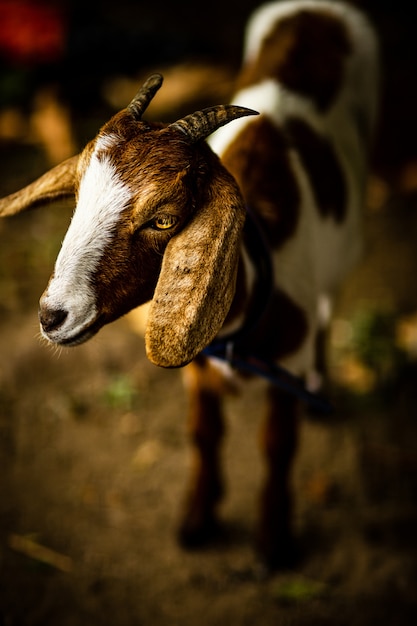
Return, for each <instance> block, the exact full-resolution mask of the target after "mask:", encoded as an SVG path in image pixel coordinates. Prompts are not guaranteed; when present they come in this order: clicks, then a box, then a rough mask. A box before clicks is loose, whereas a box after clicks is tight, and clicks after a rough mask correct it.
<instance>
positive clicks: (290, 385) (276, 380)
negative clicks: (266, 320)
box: [202, 206, 333, 413]
mask: <svg viewBox="0 0 417 626" xmlns="http://www.w3.org/2000/svg"><path fill="white" fill-rule="evenodd" d="M243 236H244V240H245V246H246V249H247V252H248V254H249V256H250V258H251V260H252V262H253V264H254V266H255V269H256V281H255V285H254V290H253V295H252V306H251V307H250V309H249V311H248V314H247V316H246V318H245V321H244V323H243V324H242V326H241V327H240V328H239V329H238V330H236V331H234V332H232V333H230V334H229V335H227V336H226V337H223V338H221V339H214V341H212V343H211V344H209V345H208V346H207V347H206V348H205V349H204V350H203V351H202V354H203V355H204V356H208V357H215V358H216V359H220V360H222V361H226V362H227V363H229V365H230V366H231V367H233V368H236V369H238V370H241V371H243V372H248V373H251V374H255V375H257V376H261V377H262V378H265V379H266V380H268V381H269V382H271V383H272V384H273V385H276V386H277V387H279V388H280V389H281V390H283V391H286V392H288V393H290V394H292V395H294V396H296V397H298V398H300V399H301V400H303V401H304V402H306V403H307V404H308V405H309V406H310V407H311V408H312V409H314V410H315V411H318V412H320V413H331V412H332V411H333V407H332V406H331V404H330V403H329V402H328V400H326V398H323V397H322V396H320V395H319V394H316V393H312V392H311V391H309V390H308V389H307V388H306V387H305V384H304V381H303V380H302V378H300V377H297V376H294V375H293V374H291V373H290V372H288V371H287V370H286V369H284V368H283V367H280V366H278V365H276V364H275V363H272V362H270V361H266V360H265V359H263V358H260V357H258V356H257V355H256V354H250V355H248V354H247V353H246V350H245V339H246V338H247V337H248V335H250V334H251V332H252V331H254V330H255V328H256V326H257V325H258V323H259V322H260V320H261V317H262V315H263V314H264V312H265V309H266V308H267V306H268V303H269V300H270V298H271V296H272V293H273V286H274V280H273V277H274V273H273V267H272V260H271V252H270V249H269V245H268V242H267V240H266V237H265V233H264V232H263V229H262V226H261V225H260V223H259V220H258V218H257V216H256V215H255V214H254V213H253V211H252V210H251V209H250V208H249V207H248V206H247V207H246V222H245V226H244V231H243Z"/></svg>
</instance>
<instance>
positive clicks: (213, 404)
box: [179, 359, 224, 547]
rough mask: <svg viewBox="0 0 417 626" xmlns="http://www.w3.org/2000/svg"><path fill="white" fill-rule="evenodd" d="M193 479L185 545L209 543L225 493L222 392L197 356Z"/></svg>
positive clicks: (192, 395)
mask: <svg viewBox="0 0 417 626" xmlns="http://www.w3.org/2000/svg"><path fill="white" fill-rule="evenodd" d="M187 370H188V372H187V387H188V391H189V403H190V404H189V411H190V413H189V421H188V428H189V435H190V439H191V442H192V467H191V479H190V484H189V487H188V491H187V495H186V501H185V509H184V512H183V517H182V521H181V524H180V529H179V539H180V542H181V544H182V545H184V546H186V547H196V546H199V545H202V544H204V543H206V542H207V541H208V540H210V538H211V537H212V536H213V534H214V533H215V531H216V528H217V524H216V507H217V504H218V502H219V500H220V498H221V496H222V493H223V483H222V476H221V467H220V444H221V440H222V437H223V432H224V426H223V415H222V408H221V394H220V392H219V391H220V390H219V389H218V388H217V385H216V376H214V375H213V372H212V370H211V367H210V364H209V363H208V362H207V361H206V360H203V359H201V360H198V361H194V362H193V363H191V364H190V365H189V366H188V368H187Z"/></svg>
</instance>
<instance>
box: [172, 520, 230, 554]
mask: <svg viewBox="0 0 417 626" xmlns="http://www.w3.org/2000/svg"><path fill="white" fill-rule="evenodd" d="M219 528H220V527H219V524H218V522H217V521H216V519H215V518H214V517H210V518H206V519H205V520H204V521H203V522H202V523H199V524H194V523H189V522H188V521H187V520H186V521H185V522H184V523H183V524H182V525H181V526H180V528H179V530H178V543H179V544H180V546H182V547H183V548H185V549H187V550H194V549H198V548H202V547H204V546H206V545H207V544H209V543H210V542H211V541H213V539H215V538H216V537H217V535H218V534H219Z"/></svg>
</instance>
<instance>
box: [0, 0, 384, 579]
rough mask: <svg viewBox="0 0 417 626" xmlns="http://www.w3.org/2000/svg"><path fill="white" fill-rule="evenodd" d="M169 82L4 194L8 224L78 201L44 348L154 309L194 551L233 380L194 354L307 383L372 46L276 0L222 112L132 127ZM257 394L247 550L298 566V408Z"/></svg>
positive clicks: (338, 275) (358, 20)
mask: <svg viewBox="0 0 417 626" xmlns="http://www.w3.org/2000/svg"><path fill="white" fill-rule="evenodd" d="M161 83H162V77H161V76H160V75H157V74H156V75H153V76H151V77H150V78H149V79H148V80H147V81H146V82H145V84H144V85H143V86H142V87H141V88H140V89H139V91H138V93H137V95H136V96H135V97H134V98H133V100H132V102H131V103H130V104H129V106H128V107H127V108H126V109H124V110H122V111H120V112H118V113H117V114H116V115H114V117H112V118H111V119H110V121H108V122H107V123H106V124H105V125H104V126H103V127H102V129H101V130H100V131H99V133H98V135H97V137H96V138H95V139H93V140H92V141H91V142H90V143H88V144H87V146H86V147H85V149H84V150H83V151H82V152H81V154H80V155H77V156H74V157H71V158H70V159H68V160H66V161H64V162H63V163H62V164H61V165H58V166H56V167H55V168H54V169H52V170H50V171H49V172H47V173H46V174H44V175H43V176H42V177H41V178H40V179H38V180H37V181H35V182H34V183H32V184H30V185H28V186H27V187H26V188H24V189H23V190H21V191H18V192H16V193H14V194H11V195H10V196H8V197H7V198H4V199H3V200H1V201H0V215H12V214H14V213H18V212H19V211H23V210H26V209H28V208H30V207H33V206H36V205H42V204H45V203H47V202H51V201H53V200H56V199H58V198H62V197H64V196H70V197H73V196H74V195H75V197H76V208H75V212H74V215H73V218H72V221H71V224H70V226H69V229H68V232H67V234H66V236H65V238H64V241H63V244H62V248H61V250H60V252H59V255H58V257H57V260H56V264H55V269H54V272H53V274H52V276H51V279H50V281H49V283H48V286H47V288H46V290H45V292H44V293H43V295H42V297H41V300H40V306H39V319H40V326H41V332H42V335H43V336H44V337H45V338H46V339H48V340H49V341H50V342H52V343H54V344H59V345H61V346H76V345H78V344H80V343H82V342H84V341H87V340H88V339H90V338H91V337H92V336H93V335H94V334H95V333H97V332H98V331H99V329H100V328H101V327H102V326H103V325H104V324H107V323H109V322H111V321H113V320H115V319H117V318H119V317H120V316H122V315H124V314H125V313H126V312H128V311H130V310H131V309H133V308H134V307H137V306H138V305H141V304H142V303H145V302H148V301H150V309H149V317H148V321H147V328H146V336H145V344H146V351H147V355H148V358H149V359H150V361H152V362H153V363H155V364H156V365H158V366H162V367H181V366H184V365H187V367H186V368H184V370H183V371H184V373H185V376H184V379H185V383H186V387H187V389H188V393H189V398H190V420H189V424H190V426H189V428H190V435H191V439H192V441H193V454H194V464H193V473H192V476H191V481H190V485H189V489H188V492H187V498H186V502H185V509H184V513H183V516H182V521H181V524H180V530H179V536H180V539H181V542H182V543H183V544H184V545H186V546H197V545H199V544H201V543H203V542H205V541H207V540H208V539H209V538H210V537H211V535H212V533H213V532H214V531H215V529H216V525H217V515H218V505H219V502H220V499H221V495H222V491H223V484H222V477H221V467H220V466H221V462H220V446H221V441H222V435H223V415H222V408H221V397H222V395H223V393H224V392H225V391H227V389H228V386H229V382H228V381H229V379H230V378H231V377H235V378H236V377H239V375H240V373H239V371H236V370H235V369H234V368H232V367H231V366H230V364H228V363H227V362H226V363H220V361H219V359H218V358H216V357H213V356H211V355H210V353H209V355H208V356H207V354H205V353H204V350H205V349H206V347H207V346H208V345H210V344H212V345H216V344H215V343H214V344H213V343H212V342H213V341H217V342H219V341H220V343H221V342H222V341H223V342H225V345H226V344H227V345H228V346H229V347H230V346H232V347H234V350H235V351H237V352H238V353H239V354H240V355H243V356H246V357H251V356H255V357H256V359H257V360H258V361H261V362H270V363H272V362H274V363H279V364H280V365H281V366H283V367H285V368H286V369H287V370H288V371H289V372H291V374H292V375H296V376H297V377H300V378H304V379H307V378H308V376H309V375H310V373H311V372H312V371H314V368H315V362H316V359H317V354H318V351H317V338H318V337H319V336H320V335H321V333H322V331H323V328H324V324H325V322H326V321H328V320H326V319H324V318H325V317H327V318H328V315H327V316H324V315H323V311H324V310H325V309H326V307H323V306H322V304H323V302H327V301H328V300H329V299H330V298H331V297H332V295H334V292H335V290H336V289H337V288H338V287H339V286H340V285H341V282H342V281H343V280H344V278H345V276H346V275H347V273H348V272H349V271H350V270H351V269H352V267H353V266H354V265H355V263H356V262H357V261H358V259H359V258H360V254H361V248H362V234H361V222H362V208H361V207H362V204H363V195H364V186H365V181H366V175H367V169H368V167H369V166H368V161H369V144H370V138H371V135H372V130H373V127H374V124H375V117H376V109H377V91H378V43H377V39H376V36H375V33H374V30H373V28H372V26H371V25H370V24H369V22H368V20H367V18H366V17H365V16H364V15H363V14H362V13H361V12H360V11H359V10H357V9H355V8H353V7H351V6H349V5H347V4H344V3H341V2H331V1H329V0H286V1H282V2H272V3H270V4H267V5H264V6H262V7H260V8H259V9H257V10H256V12H255V13H254V15H253V16H252V18H251V20H250V22H249V26H248V32H247V36H246V50H245V55H244V63H243V66H242V70H241V72H240V75H239V77H238V83H237V91H236V94H235V96H234V99H233V102H232V103H231V104H229V105H219V106H214V107H209V108H208V109H204V110H202V111H197V112H195V113H193V114H191V115H187V116H185V117H184V118H182V119H180V120H177V121H176V122H174V123H170V124H167V125H164V124H159V123H155V122H152V123H148V122H147V121H145V120H143V119H142V116H143V114H144V112H145V110H146V108H147V106H148V105H149V103H150V101H151V100H152V98H153V97H154V96H155V94H156V92H157V90H158V89H159V88H160V86H161ZM257 112H258V113H259V115H257V116H256V115H255V114H256V113H257ZM233 120H235V121H234V122H233V124H229V122H232V121H233ZM213 133H214V134H213ZM210 135H211V137H210V139H209V141H210V145H209V144H208V143H207V142H206V141H205V140H206V139H207V138H208V137H209V136H210ZM250 216H252V217H250ZM255 224H258V226H256V225H255ZM244 225H245V226H244ZM259 228H260V229H261V231H262V232H263V233H264V235H263V236H264V238H265V240H266V242H267V246H268V247H269V249H270V259H271V263H270V266H271V267H270V270H271V272H270V279H271V281H272V283H271V284H272V290H271V293H268V297H265V294H264V289H263V287H262V286H260V284H259V283H260V282H262V281H260V280H259V277H258V276H257V270H256V268H257V265H258V264H259V263H258V262H257V260H256V258H257V254H258V252H257V251H256V250H257V249H258V248H259V247H258V246H257V245H254V238H255V237H258V238H259V237H260V235H259ZM261 237H262V236H261ZM263 254H265V251H264V252H263ZM260 303H261V304H262V306H260ZM327 312H328V311H327ZM249 320H250V322H251V324H249V323H248V322H249ZM242 329H244V332H243V333H242V332H241V331H242ZM217 356H218V355H217ZM226 360H227V359H226ZM249 360H250V358H249ZM246 362H248V360H246ZM232 363H233V361H232ZM219 364H220V365H221V366H219ZM243 376H245V377H250V373H249V374H248V373H244V374H243ZM266 394H267V399H268V403H267V406H268V408H267V416H266V421H265V425H264V428H263V435H262V443H261V445H262V449H263V453H264V455H265V458H266V466H267V470H266V478H265V483H264V485H263V489H262V493H261V497H260V517H259V527H258V530H257V541H256V543H257V549H258V551H259V555H260V557H261V558H262V559H263V561H264V562H265V563H266V564H267V565H268V566H270V567H280V566H283V565H286V564H288V563H290V562H291V559H292V557H293V555H294V541H293V534H292V524H291V508H292V494H291V489H290V484H289V479H290V470H291V466H292V462H293V458H294V455H295V451H296V446H297V433H298V421H299V420H298V415H299V412H300V399H299V398H298V397H297V395H294V394H292V393H289V392H288V391H287V390H285V389H284V390H283V389H281V388H280V387H279V386H277V385H275V384H271V383H266Z"/></svg>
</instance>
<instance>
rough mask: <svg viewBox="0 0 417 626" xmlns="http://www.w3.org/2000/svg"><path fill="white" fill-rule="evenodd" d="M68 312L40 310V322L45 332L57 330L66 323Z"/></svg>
mask: <svg viewBox="0 0 417 626" xmlns="http://www.w3.org/2000/svg"><path fill="white" fill-rule="evenodd" d="M67 316H68V311H65V310H64V309H47V308H40V309H39V321H40V323H41V326H42V328H43V330H44V331H46V332H50V331H51V330H55V329H56V328H58V327H59V326H61V324H62V323H63V322H64V321H65V319H66V318H67Z"/></svg>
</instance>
